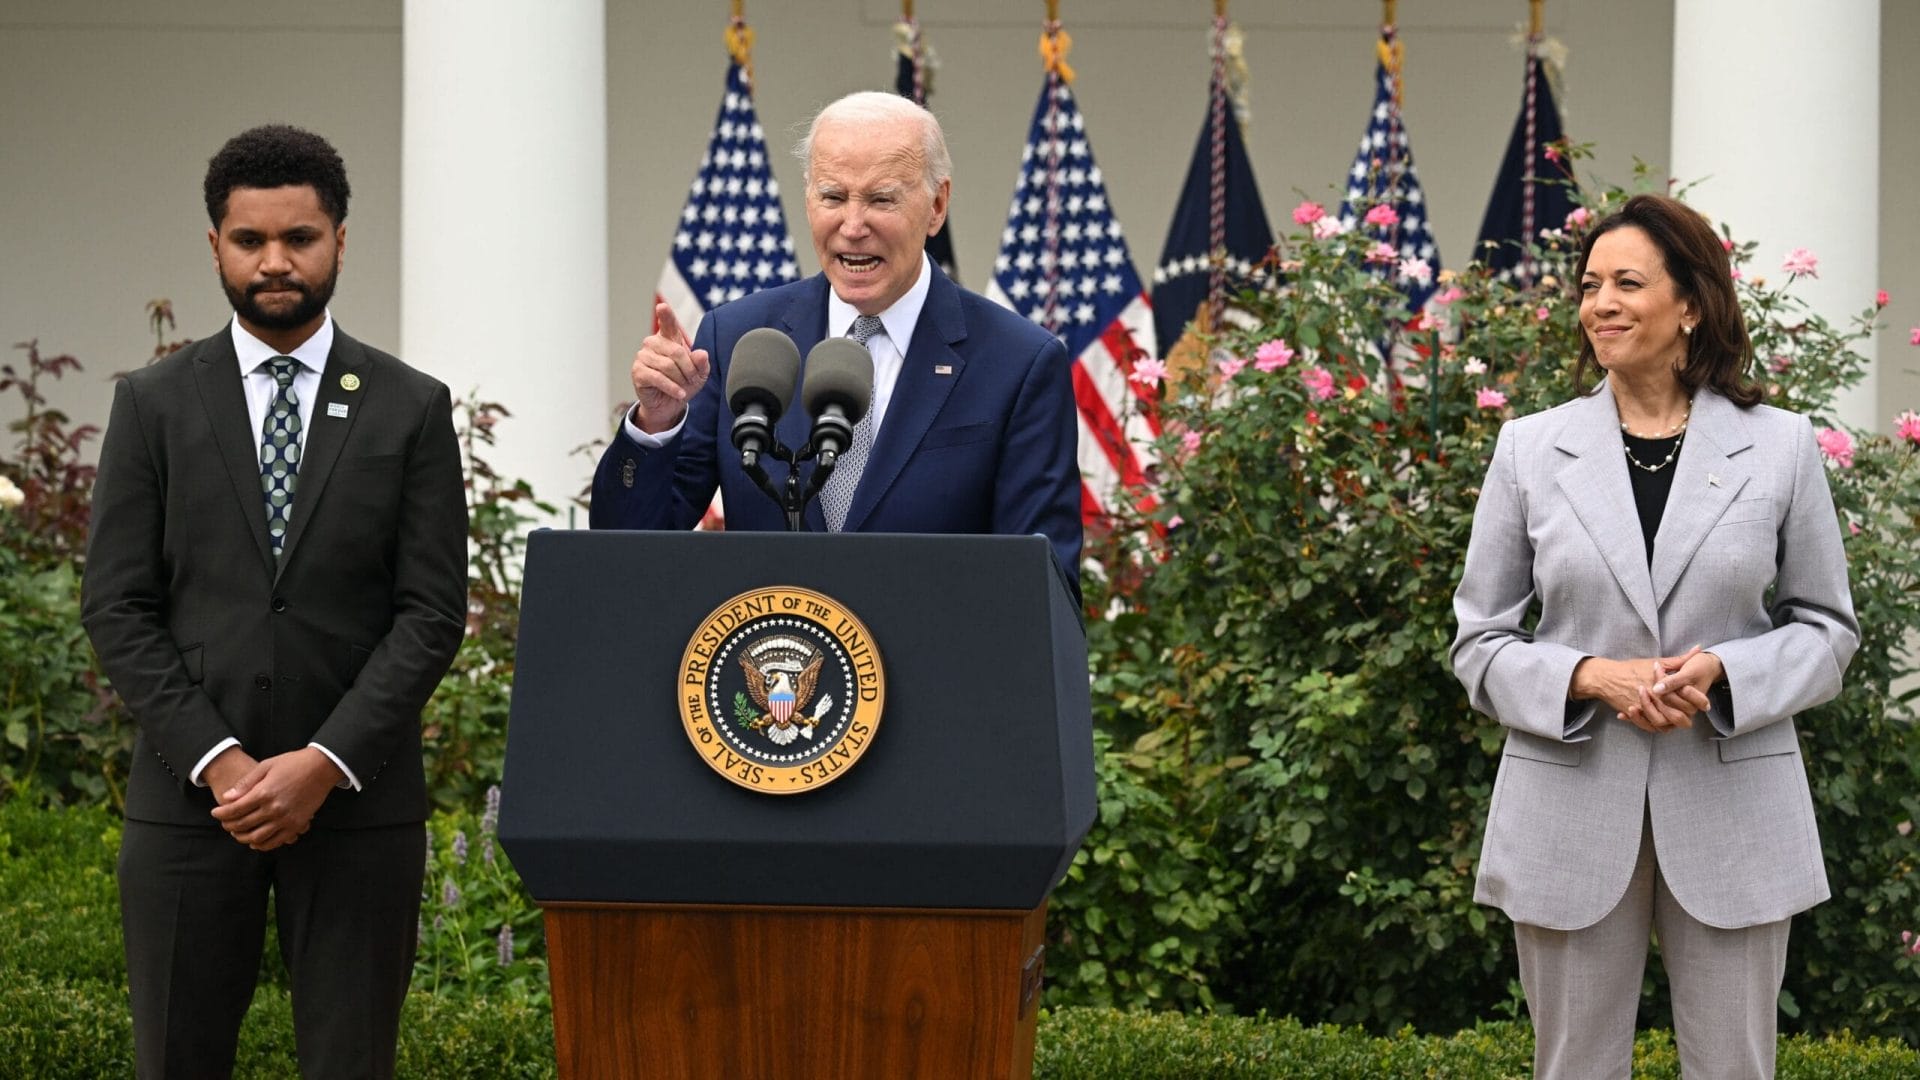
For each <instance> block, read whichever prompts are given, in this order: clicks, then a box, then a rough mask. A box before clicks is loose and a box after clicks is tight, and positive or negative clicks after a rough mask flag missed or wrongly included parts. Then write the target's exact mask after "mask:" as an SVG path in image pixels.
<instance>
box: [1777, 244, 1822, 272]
mask: <svg viewBox="0 0 1920 1080" xmlns="http://www.w3.org/2000/svg"><path fill="white" fill-rule="evenodd" d="M1819 268H1820V260H1819V259H1817V258H1815V257H1814V254H1813V252H1811V251H1808V250H1807V249H1806V248H1794V249H1793V250H1792V251H1789V252H1787V257H1786V258H1785V259H1783V260H1781V262H1780V269H1782V270H1785V271H1786V272H1787V273H1789V274H1799V275H1802V276H1805V277H1819V276H1820V273H1819Z"/></svg>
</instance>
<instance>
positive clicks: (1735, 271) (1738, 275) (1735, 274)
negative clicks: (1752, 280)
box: [1733, 266, 1745, 281]
mask: <svg viewBox="0 0 1920 1080" xmlns="http://www.w3.org/2000/svg"><path fill="white" fill-rule="evenodd" d="M1744 276H1745V275H1743V274H1741V273H1740V268H1739V267H1737V266H1736V267H1734V268H1733V280H1735V281H1739V280H1740V279H1741V278H1742V277H1744Z"/></svg>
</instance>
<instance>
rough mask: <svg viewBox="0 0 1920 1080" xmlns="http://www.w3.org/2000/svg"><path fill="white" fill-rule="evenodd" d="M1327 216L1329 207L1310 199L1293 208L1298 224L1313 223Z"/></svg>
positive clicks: (1295, 221)
mask: <svg viewBox="0 0 1920 1080" xmlns="http://www.w3.org/2000/svg"><path fill="white" fill-rule="evenodd" d="M1326 216H1327V208H1326V207H1324V206H1321V205H1320V204H1319V203H1317V202H1314V201H1313V200H1311V199H1309V200H1307V201H1306V202H1303V203H1301V204H1300V205H1299V206H1296V207H1294V208H1293V221H1294V224H1296V225H1311V224H1313V223H1314V222H1316V221H1319V220H1320V219H1321V218H1323V217H1326Z"/></svg>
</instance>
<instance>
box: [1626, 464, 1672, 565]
mask: <svg viewBox="0 0 1920 1080" xmlns="http://www.w3.org/2000/svg"><path fill="white" fill-rule="evenodd" d="M1620 437H1621V438H1622V439H1625V440H1626V444H1627V456H1628V457H1629V458H1630V459H1631V460H1630V461H1628V463H1627V473H1628V474H1629V475H1630V476H1632V477H1633V506H1634V509H1636V510H1638V511H1640V534H1641V535H1642V536H1643V537H1645V538H1646V541H1647V565H1648V566H1652V565H1653V538H1654V535H1655V534H1656V533H1658V532H1659V531H1660V515H1661V514H1663V513H1665V512H1666V509H1667V493H1668V492H1670V491H1672V490H1673V474H1674V472H1675V471H1677V465H1676V463H1677V462H1678V461H1679V457H1678V455H1677V454H1676V455H1675V457H1674V460H1673V461H1667V455H1668V454H1673V453H1674V451H1675V449H1676V448H1677V447H1678V445H1679V443H1680V440H1681V438H1682V437H1683V436H1681V435H1670V436H1668V437H1667V438H1664V439H1643V438H1641V437H1640V436H1638V435H1628V434H1627V433H1626V432H1621V433H1620ZM1635 461H1637V462H1639V463H1640V464H1642V465H1659V464H1660V463H1661V462H1663V461H1667V464H1666V465H1664V466H1662V467H1661V469H1660V471H1658V472H1648V471H1647V470H1645V469H1641V468H1635V467H1634V465H1633V462H1635Z"/></svg>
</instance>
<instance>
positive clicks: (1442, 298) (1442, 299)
mask: <svg viewBox="0 0 1920 1080" xmlns="http://www.w3.org/2000/svg"><path fill="white" fill-rule="evenodd" d="M1465 295H1467V294H1466V293H1464V292H1461V291H1460V286H1458V285H1449V286H1447V287H1446V288H1444V289H1441V290H1440V291H1439V292H1437V293H1434V294H1433V302H1434V303H1436V304H1451V303H1453V302H1454V301H1455V300H1458V299H1460V298H1461V297H1463V296H1465Z"/></svg>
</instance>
